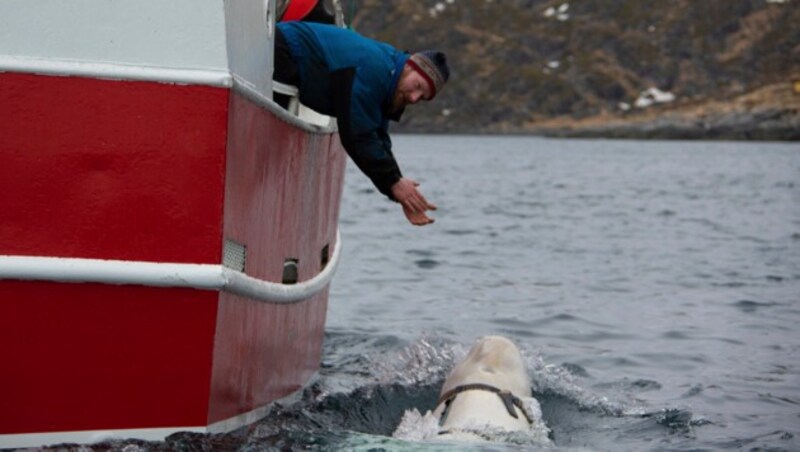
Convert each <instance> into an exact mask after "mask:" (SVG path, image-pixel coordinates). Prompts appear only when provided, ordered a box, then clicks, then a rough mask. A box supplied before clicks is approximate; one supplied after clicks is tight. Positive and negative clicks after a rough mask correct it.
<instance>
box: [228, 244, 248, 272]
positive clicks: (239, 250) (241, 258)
mask: <svg viewBox="0 0 800 452" xmlns="http://www.w3.org/2000/svg"><path fill="white" fill-rule="evenodd" d="M246 259H247V247H246V246H244V245H242V244H241V243H236V242H234V241H233V240H230V239H225V243H224V244H223V245H222V266H223V267H228V268H230V269H233V270H236V271H240V272H244V263H245V260H246Z"/></svg>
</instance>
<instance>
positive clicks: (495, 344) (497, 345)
mask: <svg viewBox="0 0 800 452" xmlns="http://www.w3.org/2000/svg"><path fill="white" fill-rule="evenodd" d="M472 383H482V384H488V385H492V386H495V387H497V388H498V389H501V390H504V391H509V392H511V393H512V394H515V395H516V396H517V397H530V396H531V388H530V380H529V378H528V372H527V368H526V365H525V361H524V360H523V359H522V354H521V353H520V351H519V349H518V348H517V346H516V345H514V343H513V342H511V341H510V340H509V339H507V338H505V337H502V336H486V337H483V338H481V339H479V340H478V341H476V342H475V344H474V345H473V346H472V349H470V351H469V353H468V354H467V356H466V357H465V358H464V360H463V361H461V362H460V363H459V364H458V365H457V366H456V367H455V368H454V369H453V371H452V372H450V375H449V376H448V377H447V380H446V381H445V384H444V386H443V387H442V394H444V393H446V392H447V391H450V390H451V389H453V388H455V387H456V386H460V385H465V384H472Z"/></svg>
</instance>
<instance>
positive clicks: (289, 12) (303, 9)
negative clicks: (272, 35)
mask: <svg viewBox="0 0 800 452" xmlns="http://www.w3.org/2000/svg"><path fill="white" fill-rule="evenodd" d="M318 1H319V0H292V1H291V2H290V3H289V7H288V8H286V12H285V13H283V18H282V19H281V20H282V21H283V22H288V21H290V20H300V19H302V18H304V17H306V16H307V15H308V13H310V12H311V10H312V9H314V6H316V4H317V2H318Z"/></svg>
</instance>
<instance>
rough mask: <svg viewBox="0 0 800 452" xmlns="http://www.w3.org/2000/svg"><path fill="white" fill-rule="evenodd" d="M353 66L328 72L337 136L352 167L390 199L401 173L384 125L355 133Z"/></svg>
mask: <svg viewBox="0 0 800 452" xmlns="http://www.w3.org/2000/svg"><path fill="white" fill-rule="evenodd" d="M354 79H355V68H346V69H340V70H338V71H335V72H333V73H332V74H331V91H332V93H333V96H334V99H333V100H334V109H335V111H336V120H337V125H338V127H339V137H340V139H341V140H342V145H343V146H344V148H345V150H346V151H347V154H348V155H349V156H350V158H351V159H353V162H355V164H356V166H358V168H359V169H360V170H361V172H363V173H364V174H365V175H366V176H367V177H369V178H370V180H372V183H373V184H374V185H375V187H376V188H377V189H378V191H380V192H381V193H383V194H384V195H386V196H388V197H389V199H392V200H394V197H393V196H392V192H391V187H392V185H394V184H395V183H396V182H397V181H398V180H400V178H401V177H403V176H402V173H401V172H400V168H399V167H398V165H397V161H396V160H395V158H394V154H392V141H391V139H390V138H389V133H388V131H387V128H386V121H384V124H383V125H382V126H381V127H378V128H376V129H375V130H371V131H367V132H355V131H354V127H353V124H352V122H351V119H352V116H351V113H352V112H351V105H352V103H351V102H352V91H353V81H354Z"/></svg>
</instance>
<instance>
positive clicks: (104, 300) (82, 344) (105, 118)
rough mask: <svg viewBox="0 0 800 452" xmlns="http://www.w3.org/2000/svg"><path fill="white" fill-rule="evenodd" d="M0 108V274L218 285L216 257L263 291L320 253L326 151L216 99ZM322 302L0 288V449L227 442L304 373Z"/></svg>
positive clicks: (243, 103) (7, 76)
mask: <svg viewBox="0 0 800 452" xmlns="http://www.w3.org/2000/svg"><path fill="white" fill-rule="evenodd" d="M0 104H2V105H3V108H2V109H0V135H1V136H2V137H3V138H2V140H0V159H1V160H2V164H0V180H1V181H3V184H2V187H3V189H2V190H0V218H2V221H0V255H8V256H41V257H61V258H80V259H104V260H105V259H109V260H118V261H133V262H149V263H184V264H214V265H219V264H220V263H221V262H222V250H223V247H224V242H225V241H226V240H229V241H233V242H236V243H239V244H242V245H244V246H246V252H247V254H246V256H247V260H246V265H245V268H244V273H246V275H247V276H250V277H253V278H257V279H260V280H264V281H269V282H275V283H280V282H281V278H282V272H283V266H284V261H285V260H286V259H293V260H295V261H296V262H297V268H298V280H299V281H300V282H303V281H306V280H309V279H311V278H313V277H314V276H315V275H317V274H319V273H320V271H321V269H322V268H323V267H324V266H325V259H326V258H325V255H326V254H327V253H328V251H327V250H333V249H334V248H335V247H338V243H336V231H337V222H338V215H339V202H340V199H341V192H342V182H343V174H344V167H345V153H344V152H343V151H342V149H341V147H340V144H339V139H338V136H337V135H336V134H334V133H315V132H310V131H308V130H305V129H303V128H300V127H297V126H295V125H292V124H291V123H290V122H287V121H285V120H284V119H282V118H281V117H280V116H279V115H276V114H275V113H273V112H271V111H270V109H268V108H265V107H264V106H263V105H261V104H258V103H256V102H254V101H252V100H251V99H250V98H249V97H247V96H244V95H242V94H240V93H239V92H238V91H237V90H235V89H230V88H225V87H212V86H203V85H178V84H170V83H159V82H147V81H121V80H100V79H95V78H81V77H70V76H45V75H32V74H16V73H0ZM323 250H325V251H323ZM327 297H328V291H327V288H326V289H325V290H323V291H321V292H319V293H317V294H316V295H313V296H311V297H309V298H307V299H305V300H301V301H299V302H297V303H293V304H281V305H276V304H270V303H264V302H262V301H256V300H253V299H249V298H247V297H243V296H240V295H235V294H232V293H228V292H225V291H216V290H204V289H191V288H174V287H173V288H170V287H146V286H142V285H115V284H103V283H81V284H78V283H62V282H54V281H17V280H0V302H2V306H3V314H2V315H0V356H3V361H4V366H3V367H4V371H3V372H0V400H2V401H3V409H2V410H0V446H3V445H11V444H14V440H15V438H19V435H24V434H27V433H38V434H42V433H44V434H48V433H55V432H80V431H84V432H85V431H91V432H101V433H102V432H103V431H107V430H114V431H119V430H122V431H130V430H132V429H156V430H158V429H176V430H186V429H189V430H190V429H194V430H200V431H204V429H207V428H209V429H211V430H212V431H213V430H214V429H213V427H214V425H222V427H219V428H220V429H224V428H229V427H231V426H235V425H234V424H236V418H237V417H241V416H243V415H246V414H248V413H253V412H254V410H256V411H257V410H259V409H263V407H265V406H266V405H267V404H268V403H269V402H271V401H273V400H275V399H277V398H280V397H283V396H285V395H288V394H289V393H291V392H292V391H295V390H297V389H298V388H300V387H301V386H302V385H304V384H305V383H306V382H307V381H308V379H309V378H310V377H311V376H312V375H313V373H314V372H315V371H316V370H317V368H318V365H319V360H320V354H321V348H322V339H323V332H324V322H325V314H326V309H327ZM123 436H124V433H123ZM65 437H68V436H58V435H54V436H50V437H47V438H50V439H53V438H65ZM3 438H6V440H4V439H3ZM80 438H84V437H80Z"/></svg>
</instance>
